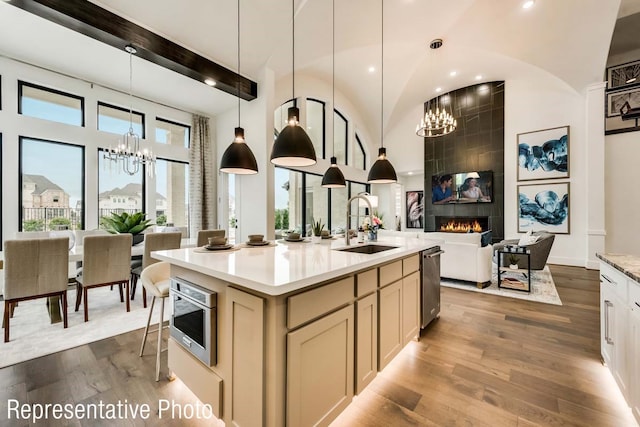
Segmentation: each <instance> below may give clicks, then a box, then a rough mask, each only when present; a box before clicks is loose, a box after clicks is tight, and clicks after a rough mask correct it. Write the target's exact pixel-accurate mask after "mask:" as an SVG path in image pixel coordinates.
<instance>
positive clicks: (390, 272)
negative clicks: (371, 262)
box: [380, 260, 402, 287]
mask: <svg viewBox="0 0 640 427" xmlns="http://www.w3.org/2000/svg"><path fill="white" fill-rule="evenodd" d="M399 279H402V260H399V261H395V262H392V263H391V264H387V265H383V266H382V267H380V287H383V286H386V285H388V284H389V283H393V282H395V281H396V280H399Z"/></svg>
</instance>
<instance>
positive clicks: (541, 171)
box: [518, 126, 569, 181]
mask: <svg viewBox="0 0 640 427" xmlns="http://www.w3.org/2000/svg"><path fill="white" fill-rule="evenodd" d="M556 178H569V126H560V127H557V128H551V129H542V130H536V131H532V132H524V133H519V134H518V181H531V180H539V179H556Z"/></svg>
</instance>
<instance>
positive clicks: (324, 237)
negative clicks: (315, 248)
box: [322, 236, 334, 240]
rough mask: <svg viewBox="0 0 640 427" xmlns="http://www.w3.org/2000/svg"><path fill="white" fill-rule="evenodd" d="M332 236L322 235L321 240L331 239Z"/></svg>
mask: <svg viewBox="0 0 640 427" xmlns="http://www.w3.org/2000/svg"><path fill="white" fill-rule="evenodd" d="M333 238H334V236H322V239H323V240H328V239H333Z"/></svg>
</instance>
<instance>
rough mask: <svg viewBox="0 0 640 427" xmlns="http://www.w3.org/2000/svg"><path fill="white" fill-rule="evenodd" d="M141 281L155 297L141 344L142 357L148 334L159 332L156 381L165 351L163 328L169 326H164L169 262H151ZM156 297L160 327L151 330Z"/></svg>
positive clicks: (168, 282) (143, 272) (143, 271)
mask: <svg viewBox="0 0 640 427" xmlns="http://www.w3.org/2000/svg"><path fill="white" fill-rule="evenodd" d="M140 281H141V282H142V286H143V287H144V289H145V290H146V291H147V292H149V293H150V294H151V296H152V297H153V299H152V300H151V308H150V309H149V318H148V319H147V326H146V327H145V328H144V335H143V336H142V344H140V357H142V353H143V352H144V345H145V344H146V342H147V335H149V334H150V333H154V332H158V349H157V352H156V381H159V380H160V353H161V352H162V351H164V350H163V349H162V330H163V329H165V328H168V326H165V327H163V323H164V319H163V317H164V300H165V299H166V298H167V297H168V296H169V285H170V282H171V280H170V273H169V263H168V262H163V261H162V262H157V263H155V264H151V265H150V266H148V267H147V268H145V269H144V270H142V273H141V274H140ZM156 298H160V314H159V318H158V328H157V329H154V330H152V331H150V330H149V325H150V324H151V315H152V314H153V306H154V305H155V302H156Z"/></svg>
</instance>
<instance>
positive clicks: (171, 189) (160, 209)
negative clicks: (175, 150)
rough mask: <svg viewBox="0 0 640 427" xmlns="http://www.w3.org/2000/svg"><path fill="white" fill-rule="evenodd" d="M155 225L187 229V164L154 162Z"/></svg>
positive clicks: (168, 161)
mask: <svg viewBox="0 0 640 427" xmlns="http://www.w3.org/2000/svg"><path fill="white" fill-rule="evenodd" d="M155 168H156V212H155V213H156V224H158V225H171V224H173V226H174V227H186V229H187V230H188V229H189V164H188V163H182V162H175V161H170V160H164V159H157V160H156V166H155Z"/></svg>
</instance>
